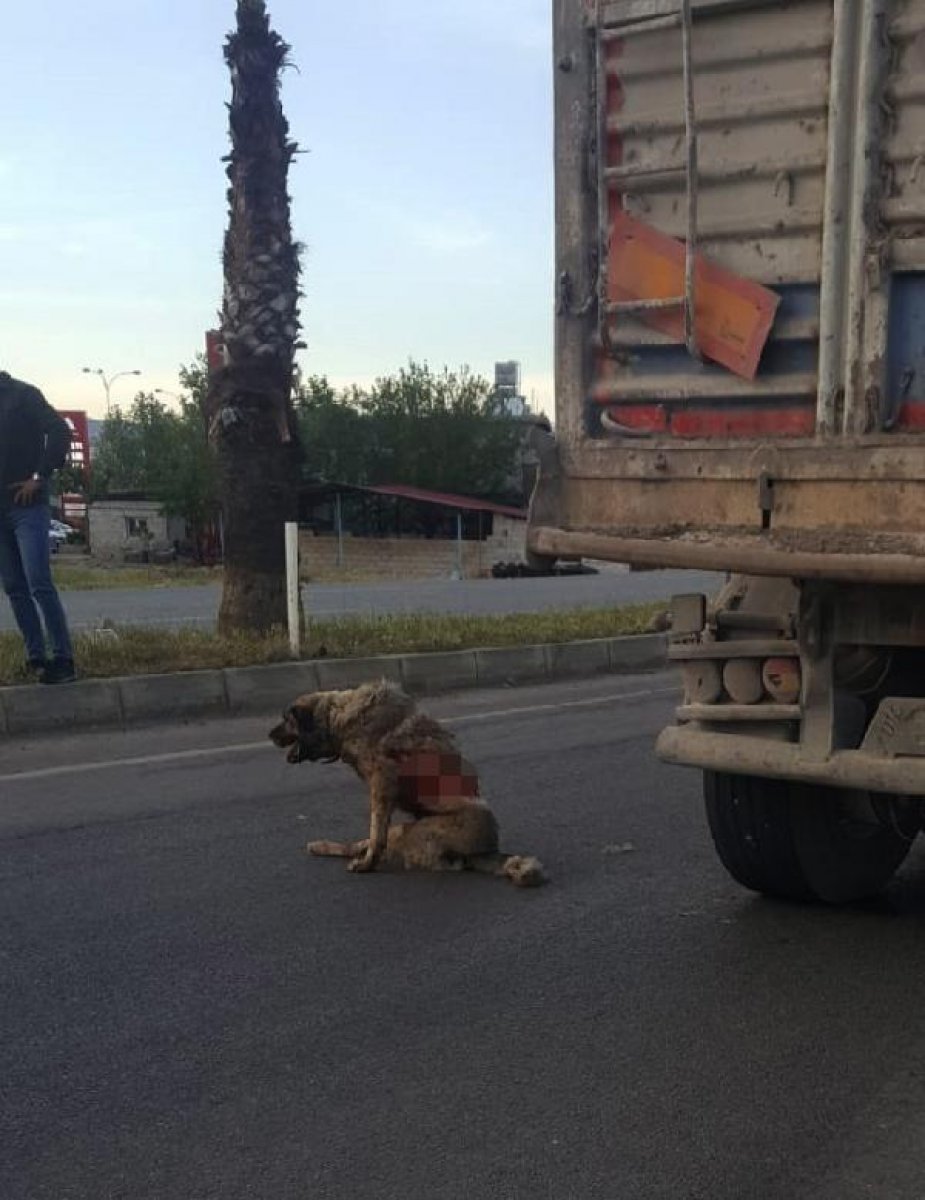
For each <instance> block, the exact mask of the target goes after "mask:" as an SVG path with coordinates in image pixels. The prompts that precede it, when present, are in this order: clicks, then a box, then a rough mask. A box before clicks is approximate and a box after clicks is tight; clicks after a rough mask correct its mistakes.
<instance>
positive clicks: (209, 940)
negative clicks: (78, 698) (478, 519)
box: [0, 674, 925, 1200]
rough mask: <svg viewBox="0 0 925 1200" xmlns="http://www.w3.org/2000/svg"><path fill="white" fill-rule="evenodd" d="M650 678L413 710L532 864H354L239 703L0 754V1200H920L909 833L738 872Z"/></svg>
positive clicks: (919, 903) (919, 885) (356, 817)
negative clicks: (718, 854)
mask: <svg viewBox="0 0 925 1200" xmlns="http://www.w3.org/2000/svg"><path fill="white" fill-rule="evenodd" d="M673 690H674V680H673V677H672V676H670V675H661V674H659V675H652V676H646V677H641V678H620V679H617V678H609V679H602V680H597V681H595V682H594V683H584V684H574V685H569V686H564V685H556V686H550V687H548V688H544V689H533V690H527V689H524V690H505V691H497V692H491V693H467V694H465V695H461V696H458V697H450V698H445V699H441V700H439V701H435V702H434V703H433V704H432V705H431V706H430V707H431V709H432V710H433V711H434V712H436V713H438V714H439V715H442V716H445V717H448V718H450V719H452V720H453V722H454V727H455V728H456V729H457V731H458V732H459V734H460V736H461V738H462V741H463V744H464V747H465V749H466V750H467V751H468V752H469V753H470V754H471V756H472V757H474V758H475V759H476V760H477V761H478V762H479V764H480V765H481V768H482V771H483V776H484V781H485V784H486V788H487V793H488V795H489V796H490V797H491V798H492V800H493V803H494V805H495V807H496V810H497V812H498V814H499V816H500V818H501V821H502V828H503V830H504V832H505V835H506V837H505V841H506V844H507V845H508V847H510V848H513V849H516V850H523V851H527V852H532V853H535V854H538V855H539V856H540V857H541V858H542V859H543V860H544V861H545V862H546V864H547V867H548V869H549V871H550V873H551V876H552V883H551V884H550V885H549V886H548V887H547V888H544V889H540V890H537V891H532V892H520V891H517V890H516V889H514V888H512V887H510V886H509V885H507V884H506V883H504V882H501V881H496V880H492V879H486V878H480V877H474V876H460V875H445V876H398V875H376V876H371V877H356V876H352V875H348V874H347V873H346V872H345V871H344V869H343V865H342V864H341V863H337V862H322V861H319V860H313V859H309V858H307V857H304V856H303V855H302V854H301V853H300V846H301V844H302V843H303V842H304V840H305V839H306V838H307V837H313V836H315V837H317V836H333V837H340V836H343V835H348V834H349V835H353V834H354V833H357V832H359V831H360V829H361V828H362V826H363V803H362V794H361V792H360V789H359V788H358V785H357V783H356V781H355V780H353V779H352V777H351V776H350V774H349V772H348V771H347V770H346V769H345V768H343V767H339V766H326V767H321V766H317V767H312V766H309V765H305V766H302V767H299V768H293V767H289V766H287V765H286V764H285V763H284V762H283V761H282V759H281V757H279V754H278V752H277V751H274V750H272V749H271V748H269V747H268V745H266V744H265V740H264V739H265V729H266V722H265V721H260V722H254V721H243V722H236V723H229V722H225V723H220V724H210V725H201V726H195V725H194V726H189V727H183V728H164V729H159V730H156V731H153V732H142V733H133V734H122V735H119V736H116V737H114V736H113V735H112V734H107V735H101V736H85V737H82V738H79V739H78V738H67V737H59V738H57V739H54V740H45V741H43V742H33V743H29V744H25V745H22V746H16V747H13V748H9V747H8V746H6V745H5V744H4V748H3V749H2V751H0V754H2V762H0V912H2V914H3V916H2V921H0V955H2V976H0V978H2V981H3V983H2V993H0V995H2V1022H0V1029H2V1046H0V1105H2V1108H3V1113H2V1129H0V1196H2V1197H3V1200H115V1198H119V1200H123V1198H124V1200H245V1198H248V1200H250V1198H258V1200H296V1198H298V1200H306V1198H308V1197H311V1198H313V1200H314V1198H319V1200H348V1198H349V1200H374V1198H375V1200H399V1198H400V1200H457V1198H458V1200H521V1198H523V1200H636V1198H646V1200H653V1198H658V1200H695V1198H698V1200H699V1198H703V1200H861V1198H862V1197H877V1198H878V1200H919V1198H920V1197H921V1195H922V1194H923V1190H925V1189H923V1180H925V1137H923V1134H925V1119H923V1113H925V1005H923V1003H922V999H923V986H922V983H921V978H922V977H921V975H920V974H919V967H918V957H919V955H920V953H921V918H922V915H923V913H925V858H923V855H922V853H917V854H915V855H914V856H913V857H912V859H911V860H910V863H909V865H908V866H907V868H906V869H905V870H904V872H903V874H902V876H901V878H900V879H899V881H898V882H897V884H896V885H895V886H894V888H893V889H892V891H891V892H890V893H889V895H888V896H887V897H886V898H885V899H884V900H883V901H879V902H877V903H875V904H868V905H865V906H863V907H859V908H856V909H853V910H850V911H838V912H836V911H828V910H821V909H806V908H799V907H792V906H786V905H782V904H776V903H771V902H768V901H764V900H760V899H757V898H753V897H751V896H750V895H749V894H748V893H745V892H743V891H742V890H740V889H739V888H737V887H736V886H735V885H734V884H733V883H732V882H731V881H730V880H729V879H728V878H727V877H726V876H725V875H724V873H723V872H722V870H721V868H720V867H719V865H718V863H717V861H716V859H715V857H714V855H713V852H712V849H711V847H710V845H709V841H708V836H707V833H706V831H705V827H704V822H703V818H702V815H701V810H700V805H699V799H698V781H697V779H696V778H695V776H694V775H693V774H691V773H688V772H685V771H682V770H676V769H668V768H664V767H661V766H659V765H657V764H656V762H655V761H654V759H653V756H652V752H651V746H652V739H653V735H654V734H655V732H656V730H657V729H658V728H659V726H660V725H661V723H662V722H663V721H664V720H665V719H666V717H667V716H668V714H669V712H670V708H671V704H672V700H673Z"/></svg>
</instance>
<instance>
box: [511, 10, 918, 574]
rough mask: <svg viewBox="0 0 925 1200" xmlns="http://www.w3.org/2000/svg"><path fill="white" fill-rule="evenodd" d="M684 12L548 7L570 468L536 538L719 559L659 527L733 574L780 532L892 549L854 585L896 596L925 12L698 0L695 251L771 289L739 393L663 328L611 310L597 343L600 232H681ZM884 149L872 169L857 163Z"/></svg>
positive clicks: (914, 468) (911, 406)
mask: <svg viewBox="0 0 925 1200" xmlns="http://www.w3.org/2000/svg"><path fill="white" fill-rule="evenodd" d="M679 11H680V10H679V5H678V2H677V0H604V3H603V4H602V5H601V4H599V3H598V0H554V12H555V18H554V19H555V47H556V52H555V63H556V177H557V188H556V206H557V210H556V211H557V219H556V238H557V240H556V254H557V276H558V305H557V317H556V396H557V422H556V433H557V438H558V441H559V452H558V457H557V461H556V467H555V470H554V472H553V474H552V475H549V474H546V477H545V478H544V479H543V480H541V482H540V485H539V487H538V489H537V493H536V497H535V502H534V512H533V516H532V517H531V522H532V524H533V525H534V526H538V525H542V526H544V527H546V528H554V529H558V530H560V531H563V532H567V533H568V535H569V536H571V535H572V534H574V533H577V532H587V533H589V534H604V535H610V536H612V537H615V538H617V539H618V540H619V543H620V550H619V553H620V555H621V557H622V558H624V559H625V558H626V555H627V553H628V549H627V547H629V548H630V550H631V551H632V553H633V554H634V555H635V554H636V553H637V551H638V553H640V554H642V555H643V558H641V559H636V558H633V559H630V560H629V561H640V562H643V563H652V562H654V561H658V560H661V559H663V558H664V557H665V556H666V554H667V556H668V557H669V558H670V559H671V561H678V560H679V558H680V559H684V560H685V561H686V560H687V559H688V558H689V557H695V558H699V557H701V556H702V555H703V554H704V553H705V550H704V547H703V546H699V547H697V548H696V549H694V550H691V549H690V548H689V547H687V546H685V545H684V544H683V540H682V541H679V540H678V539H674V540H673V541H672V543H671V546H670V547H669V548H667V549H666V548H661V549H660V548H658V547H656V548H654V549H653V548H652V547H648V546H647V544H646V543H647V539H648V538H649V537H651V538H653V539H659V538H660V537H661V536H662V534H661V530H662V528H663V527H664V526H666V525H667V526H671V527H673V528H674V529H675V530H678V531H682V532H687V533H690V534H692V535H695V536H696V538H697V539H698V540H701V541H703V542H705V543H710V544H712V545H713V546H714V547H715V548H716V549H717V553H716V554H715V555H714V556H713V561H714V562H715V564H716V565H717V566H718V567H719V568H720V569H724V568H728V567H729V566H730V562H729V560H727V559H724V557H723V555H724V553H725V551H726V550H727V549H728V548H729V546H730V542H731V540H734V539H735V536H736V531H737V530H740V529H742V528H745V529H746V530H760V527H761V522H762V520H766V521H767V522H768V523H769V525H770V529H771V531H772V532H775V533H778V534H781V535H782V536H784V537H786V536H787V535H788V534H789V533H795V534H800V535H801V536H802V535H803V534H805V533H807V532H808V531H813V530H815V531H817V533H818V535H819V540H818V544H817V546H816V547H814V552H819V553H823V552H824V551H825V550H826V549H830V548H831V546H830V545H829V543H833V544H834V543H837V545H838V547H839V548H840V549H841V550H843V551H844V550H846V548H847V549H848V550H850V553H851V554H855V555H857V556H859V557H863V558H871V557H876V556H880V555H883V556H884V557H888V558H889V557H892V558H893V563H892V565H889V564H885V565H884V568H883V570H882V571H881V570H880V569H879V568H873V569H871V570H870V571H869V572H867V573H866V574H864V578H866V579H877V580H881V579H883V578H887V577H889V578H895V579H897V580H898V581H901V582H902V584H903V585H906V584H907V583H908V580H909V579H916V580H917V579H919V578H920V577H921V572H920V571H918V569H917V568H915V567H914V566H912V565H911V564H910V563H908V562H905V563H904V564H900V563H898V561H897V560H896V557H895V551H896V547H895V542H896V539H897V538H899V537H901V536H902V535H909V538H910V539H911V541H912V542H914V543H915V545H914V552H913V553H912V554H906V551H905V550H903V554H906V557H907V558H914V557H916V556H917V555H918V554H920V553H921V552H922V549H923V543H922V538H923V536H925V491H923V487H922V485H923V483H925V453H923V434H925V342H923V341H922V338H921V335H920V330H921V328H922V327H923V321H925V82H923V80H925V0H693V3H692V9H691V11H692V14H693V32H692V63H693V77H694V88H693V92H694V107H695V113H696V137H697V144H698V158H699V164H698V175H697V179H698V191H697V208H698V211H697V237H698V245H699V248H700V249H701V250H702V251H703V252H704V253H706V254H707V255H709V256H711V257H712V258H713V259H714V260H715V261H716V262H717V263H719V264H721V265H722V266H724V267H728V268H729V269H731V270H732V271H735V272H736V273H737V274H741V275H744V276H746V277H748V278H750V279H753V280H755V281H756V282H759V283H765V284H769V285H771V286H772V287H773V288H774V289H776V290H779V292H780V294H781V296H782V303H781V306H780V309H779V310H778V314H777V317H776V320H775V322H774V325H773V327H772V330H771V337H770V340H769V342H768V345H767V348H766V351H765V353H764V355H763V356H762V358H761V361H760V363H759V368H758V372H757V374H756V376H755V378H754V380H753V381H751V382H749V381H748V380H742V379H739V378H736V377H735V376H733V375H731V374H730V373H729V372H728V371H726V370H724V369H723V368H721V367H717V366H714V365H709V364H708V365H704V364H700V363H698V362H696V361H695V360H692V359H691V358H690V357H689V356H688V355H687V353H686V351H685V348H684V345H683V338H681V337H680V336H679V333H678V330H677V329H675V330H674V331H670V332H666V331H665V330H661V331H659V330H656V329H653V328H651V327H650V324H649V322H647V321H646V320H644V319H640V316H643V317H651V314H632V313H629V312H627V311H626V310H623V311H619V312H615V313H611V314H610V317H609V320H608V322H607V333H606V337H604V338H602V337H600V336H598V335H597V332H596V326H597V304H596V298H597V287H598V285H599V282H600V275H599V271H598V267H599V260H600V258H601V254H602V251H603V249H605V248H608V247H609V217H610V216H611V215H615V214H616V213H617V212H618V211H621V210H622V211H626V212H628V213H630V214H636V215H638V216H639V217H640V219H641V220H643V221H644V222H646V223H647V224H650V225H652V226H654V227H656V228H657V229H659V230H660V231H662V232H664V233H665V234H667V235H670V236H675V237H680V238H683V237H684V235H685V232H686V230H687V225H688V212H687V208H686V204H685V189H686V186H687V162H686V131H687V122H686V119H685V103H684V100H685V94H684V61H683V54H682V44H681V39H680V32H679V29H680V23H679V21H678V19H677V16H678V13H679ZM653 20H654V21H656V22H658V23H660V24H661V28H653V27H652V26H651V25H650V27H649V30H648V31H644V30H643V28H642V24H643V23H645V22H652V21H653ZM599 23H602V25H603V29H602V30H598V29H597V26H598V24H599ZM629 26H634V28H633V30H632V35H631V36H621V30H622V31H623V33H624V35H625V34H626V32H627V28H628V27H629ZM596 32H601V33H602V35H603V38H604V41H605V42H606V55H605V59H606V62H605V69H604V71H603V80H604V83H603V90H602V85H601V80H600V79H598V78H597V77H596V74H595V65H596V57H595V50H594V47H595V35H596ZM864 39H867V40H866V41H865V40H864ZM865 46H866V49H865ZM865 89H866V90H865ZM830 106H834V107H830ZM834 113H841V114H842V119H841V121H840V123H839V122H838V121H835V120H833V119H830V114H834ZM845 113H847V116H845V115H844V114H845ZM601 116H603V117H604V118H605V120H604V122H603V126H604V127H603V131H602V130H601V128H600V118H601ZM836 125H838V128H836ZM878 139H879V142H881V143H882V146H881V147H880V149H881V151H882V164H880V163H879V161H878V160H877V159H876V158H872V159H871V164H872V166H871V170H870V171H869V172H867V173H866V175H865V170H864V169H863V166H864V164H863V163H862V162H861V161H859V159H858V155H859V154H861V156H862V158H864V152H865V151H866V149H867V148H869V147H870V146H871V145H873V144H874V143H877V142H878ZM827 161H828V162H829V163H830V164H831V170H830V171H829V172H828V174H827V170H826V164H827ZM865 162H866V158H865ZM881 165H882V167H883V169H882V170H881V169H880V166H881ZM601 169H602V170H603V172H604V174H605V177H606V179H607V181H608V197H609V198H608V203H607V205H604V206H599V204H598V189H597V180H598V177H599V174H600V170H601ZM846 189H847V194H846V195H842V193H843V192H845V191H846ZM602 212H604V213H605V217H604V220H605V221H606V223H607V225H608V229H605V230H602V227H601V213H602ZM862 218H863V219H862ZM852 221H853V222H854V225H853V226H852V225H851V222H852ZM859 221H860V222H861V223H860V224H858V222H859ZM851 228H854V229H856V230H860V231H861V233H862V234H863V236H862V237H861V238H860V240H858V239H857V238H853V237H852V236H849V230H850V229H851ZM602 234H603V235H604V236H602ZM824 245H825V247H826V248H827V249H826V253H827V257H826V256H825V255H824V253H823V250H824ZM852 246H854V247H855V254H854V257H853V258H850V253H849V252H850V250H851V247H852ZM824 260H825V270H826V272H827V274H826V276H825V278H823V263H824ZM860 267H863V270H861V269H860ZM852 271H853V274H852V273H851V272H852ZM910 272H912V274H910ZM914 272H922V274H921V276H920V277H918V278H919V280H920V283H921V287H919V284H918V283H916V278H917V277H916V275H915V274H914ZM849 278H850V279H851V280H853V281H854V283H853V286H854V291H853V293H852V297H853V307H852V304H851V303H849V302H848V301H849V295H848V283H849ZM820 292H821V293H822V304H821V307H820ZM677 298H678V295H677V293H676V294H675V295H674V296H673V297H671V299H677ZM886 300H889V305H887V304H886ZM897 322H899V325H897ZM885 344H886V350H885ZM820 347H821V349H820ZM820 354H821V365H820ZM886 358H889V362H887V361H886ZM849 376H850V377H851V380H852V381H853V382H852V389H847V392H846V384H847V383H848V382H849ZM891 389H892V390H891ZM846 396H847V398H846ZM605 413H606V414H607V420H606V421H604V420H603V418H602V414H605ZM878 423H879V427H878ZM761 480H764V481H765V489H766V493H768V488H769V487H770V492H769V493H768V494H770V495H771V496H772V497H773V506H772V507H770V508H766V509H765V510H764V512H763V513H762V511H761V508H760V505H759V500H758V497H759V483H760V481H761ZM534 542H535V539H534ZM849 544H850V545H849ZM736 553H737V554H738V551H736ZM762 553H763V552H762ZM773 553H774V555H775V557H774V558H773V562H774V570H784V569H786V563H785V562H784V560H783V558H782V557H781V556H780V554H779V553H778V552H776V551H775V552H773ZM747 557H748V556H746V558H747ZM900 557H902V555H900ZM736 561H740V560H739V558H737V559H736ZM821 563H822V568H823V569H828V567H830V566H831V567H832V568H833V569H835V570H837V571H841V570H842V569H843V568H844V563H843V562H842V561H841V560H840V559H839V558H838V557H837V556H835V555H832V554H828V553H826V554H825V557H824V558H823V559H821ZM852 569H853V568H852ZM819 577H824V576H822V575H820V576H819ZM839 577H842V576H841V575H839Z"/></svg>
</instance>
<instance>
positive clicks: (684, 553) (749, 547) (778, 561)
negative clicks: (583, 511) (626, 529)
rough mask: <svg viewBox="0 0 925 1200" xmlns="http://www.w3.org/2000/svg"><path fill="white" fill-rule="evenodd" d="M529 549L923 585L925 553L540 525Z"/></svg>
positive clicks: (659, 563)
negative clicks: (622, 534) (792, 546)
mask: <svg viewBox="0 0 925 1200" xmlns="http://www.w3.org/2000/svg"><path fill="white" fill-rule="evenodd" d="M527 545H528V548H529V549H530V551H531V552H532V553H534V554H536V555H538V556H540V557H546V558H596V559H600V560H602V561H604V562H608V561H609V562H624V563H634V564H636V565H638V566H645V567H655V568H659V567H661V568H670V567H675V568H678V567H680V568H682V569H690V570H700V571H727V572H729V571H731V572H733V573H735V574H743V575H772V576H782V577H784V578H787V579H832V580H840V581H841V582H843V583H863V584H868V583H882V584H888V585H889V584H894V585H895V584H900V585H904V586H908V585H918V586H921V585H923V584H925V556H923V555H920V554H915V555H913V554H871V553H866V554H864V553H856V554H843V553H837V552H828V553H820V552H819V551H818V550H813V551H805V550H804V551H801V550H798V549H797V550H794V549H788V548H785V547H781V546H775V545H774V544H773V542H772V541H770V539H769V538H768V537H763V536H762V535H758V534H756V535H755V536H753V537H752V538H751V540H750V541H749V540H747V539H745V538H743V537H738V538H733V537H724V536H722V535H720V534H717V535H716V536H715V537H713V538H711V539H710V540H697V541H694V540H688V539H685V538H683V537H674V538H672V537H666V536H657V535H655V534H653V536H652V537H646V538H641V537H620V536H616V535H613V534H601V533H590V532H580V531H577V530H571V529H559V528H554V527H550V526H543V525H531V526H530V527H529V529H528V531H527Z"/></svg>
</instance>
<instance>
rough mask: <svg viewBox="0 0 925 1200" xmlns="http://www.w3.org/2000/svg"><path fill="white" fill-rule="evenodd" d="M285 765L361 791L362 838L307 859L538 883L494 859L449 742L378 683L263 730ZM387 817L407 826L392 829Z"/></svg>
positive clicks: (322, 697) (488, 821)
mask: <svg viewBox="0 0 925 1200" xmlns="http://www.w3.org/2000/svg"><path fill="white" fill-rule="evenodd" d="M270 739H271V741H272V742H273V743H274V744H275V745H277V746H280V747H282V748H284V749H288V751H289V753H288V754H287V756H286V757H287V760H288V761H289V762H291V763H301V762H305V761H306V760H308V761H309V762H337V761H341V762H345V763H347V764H348V766H351V767H353V769H354V770H355V771H356V773H357V774H358V775H359V776H360V778H361V779H362V780H363V781H364V782H365V783H366V785H367V787H368V788H369V807H370V823H369V837H368V838H366V839H364V840H363V841H358V842H309V844H308V846H307V847H306V848H307V849H308V850H309V851H310V852H311V853H312V854H320V855H326V856H330V857H336V858H349V859H351V862H350V866H349V869H350V870H351V871H373V870H375V868H376V866H377V865H378V864H379V863H380V862H382V863H384V864H386V865H389V866H395V867H400V868H403V869H406V870H423V871H447V870H457V871H459V870H471V871H484V872H487V873H489V874H492V875H500V876H503V877H505V878H507V879H510V880H511V882H512V883H515V884H517V885H518V886H519V887H536V886H538V885H539V884H541V883H545V876H544V874H543V868H542V866H541V864H540V863H539V861H538V860H537V859H535V858H531V857H526V856H522V855H508V854H502V853H501V852H500V851H499V850H498V823H497V821H496V820H495V817H494V814H493V813H492V811H491V809H490V808H489V807H488V805H487V804H485V802H484V801H483V800H482V799H481V797H480V795H479V786H478V776H477V774H476V772H475V770H474V769H473V768H472V767H470V766H469V764H468V763H466V761H465V760H464V759H463V758H462V757H461V756H460V754H459V751H458V750H457V748H456V742H455V740H454V738H453V735H452V734H451V733H449V732H448V731H447V730H446V729H445V728H444V726H442V725H441V724H440V723H439V722H438V721H435V720H433V719H432V718H430V717H428V716H425V715H424V714H423V713H420V712H418V711H417V708H416V706H415V704H414V701H413V700H412V699H411V697H410V696H407V695H405V693H404V692H402V691H400V690H399V689H398V688H396V687H393V686H392V685H391V684H388V683H386V682H384V681H383V682H381V683H375V684H365V685H364V686H362V687H358V688H351V689H349V690H346V691H336V692H335V691H330V692H313V693H310V694H308V695H305V696H300V697H299V698H298V699H297V700H296V701H295V702H294V703H293V704H292V705H291V706H290V707H289V708H288V709H287V710H286V712H285V713H284V714H283V719H282V721H281V722H280V723H279V724H278V725H276V726H275V727H274V728H273V729H271V730H270ZM395 809H401V810H403V811H404V812H406V813H408V814H409V815H410V816H411V817H412V820H411V821H408V822H405V823H403V824H398V825H392V826H391V828H390V825H389V823H390V819H391V816H392V813H393V811H394V810H395Z"/></svg>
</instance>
